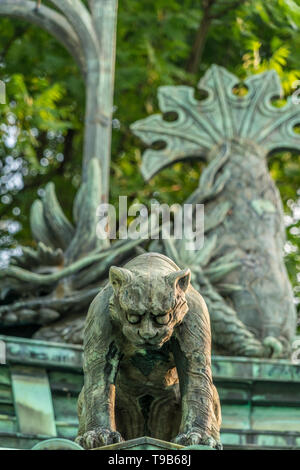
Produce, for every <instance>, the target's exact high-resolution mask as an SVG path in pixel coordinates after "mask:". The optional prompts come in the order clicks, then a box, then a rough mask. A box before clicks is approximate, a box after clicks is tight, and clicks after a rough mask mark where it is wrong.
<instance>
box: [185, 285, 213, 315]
mask: <svg viewBox="0 0 300 470" xmlns="http://www.w3.org/2000/svg"><path fill="white" fill-rule="evenodd" d="M185 297H186V300H187V303H188V307H189V311H190V312H195V313H198V314H201V313H202V314H203V315H208V310H207V305H206V303H205V300H204V298H203V297H202V295H201V294H200V293H199V292H198V291H197V290H196V289H194V287H193V286H192V285H190V287H189V288H188V291H187V293H186V295H185Z"/></svg>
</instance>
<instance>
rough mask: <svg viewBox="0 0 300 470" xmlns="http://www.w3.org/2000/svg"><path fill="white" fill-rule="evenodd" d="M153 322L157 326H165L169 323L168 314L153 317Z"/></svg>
mask: <svg viewBox="0 0 300 470" xmlns="http://www.w3.org/2000/svg"><path fill="white" fill-rule="evenodd" d="M155 321H156V323H158V324H159V325H167V324H168V323H169V321H170V314H169V313H167V314H166V315H160V316H158V317H155Z"/></svg>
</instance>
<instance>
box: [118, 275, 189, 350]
mask: <svg viewBox="0 0 300 470" xmlns="http://www.w3.org/2000/svg"><path fill="white" fill-rule="evenodd" d="M190 278H191V272H190V270H189V269H185V270H183V271H173V272H171V273H169V274H167V275H161V274H160V275H159V274H154V273H153V274H151V272H150V273H147V274H145V272H139V271H137V270H128V269H125V268H117V267H115V266H112V267H111V268H110V271H109V279H110V283H111V285H112V287H113V291H114V294H113V296H112V298H111V302H110V312H111V316H112V318H113V319H114V320H115V321H117V322H118V323H119V324H120V325H121V328H122V332H123V335H124V336H125V337H126V338H127V340H129V342H130V343H132V344H133V345H134V346H136V347H137V348H140V349H159V348H161V346H162V345H163V344H164V343H166V342H167V341H168V340H169V339H170V338H171V336H172V334H173V330H174V328H175V326H176V325H178V324H179V323H181V321H182V320H183V317H184V316H185V314H186V313H187V311H188V306H187V301H186V298H185V293H186V291H187V289H188V288H189V285H190Z"/></svg>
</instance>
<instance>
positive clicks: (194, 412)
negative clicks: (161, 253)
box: [173, 289, 214, 435]
mask: <svg viewBox="0 0 300 470" xmlns="http://www.w3.org/2000/svg"><path fill="white" fill-rule="evenodd" d="M188 295H189V311H188V313H187V314H186V316H185V318H184V320H183V323H182V324H181V325H180V326H179V327H178V328H177V331H176V334H175V340H174V342H173V353H174V357H175V363H176V368H177V372H178V376H179V382H180V391H181V397H182V420H181V426H180V433H187V432H190V431H197V432H199V433H201V434H206V435H211V434H212V433H213V430H212V428H213V426H214V419H213V418H214V403H213V400H214V399H213V383H212V374H211V333H210V323H209V314H208V311H207V308H206V305H205V303H204V301H203V299H202V298H201V297H200V296H199V294H198V293H197V292H196V291H194V289H193V290H192V291H189V294H188Z"/></svg>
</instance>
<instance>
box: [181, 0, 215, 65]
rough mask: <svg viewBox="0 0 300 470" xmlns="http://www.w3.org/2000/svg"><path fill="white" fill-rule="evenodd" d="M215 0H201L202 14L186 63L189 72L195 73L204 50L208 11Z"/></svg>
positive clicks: (208, 20)
mask: <svg viewBox="0 0 300 470" xmlns="http://www.w3.org/2000/svg"><path fill="white" fill-rule="evenodd" d="M215 1H216V0H206V1H205V2H204V1H203V15H202V18H201V21H200V24H199V28H198V30H197V33H196V37H195V41H194V45H193V48H192V52H191V55H190V57H189V60H188V65H187V71H188V72H189V73H192V74H195V73H196V72H197V70H198V67H199V63H200V61H201V58H202V54H203V51H204V46H205V42H206V38H207V34H208V31H209V28H210V25H211V22H212V19H211V17H210V12H211V9H212V7H213V5H214V3H215Z"/></svg>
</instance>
